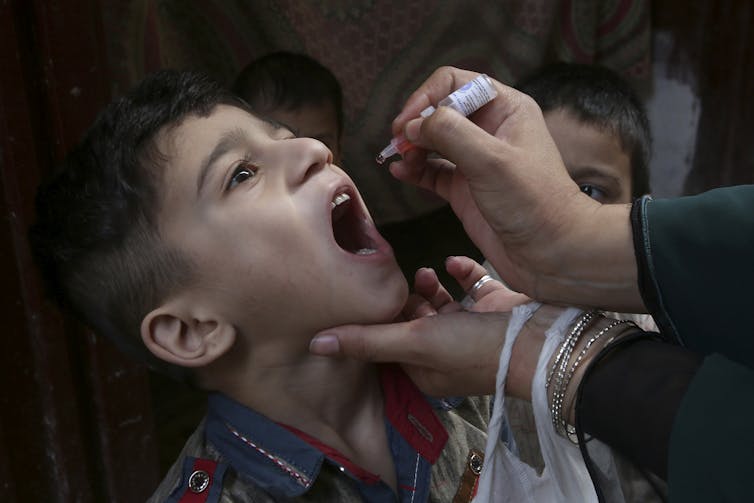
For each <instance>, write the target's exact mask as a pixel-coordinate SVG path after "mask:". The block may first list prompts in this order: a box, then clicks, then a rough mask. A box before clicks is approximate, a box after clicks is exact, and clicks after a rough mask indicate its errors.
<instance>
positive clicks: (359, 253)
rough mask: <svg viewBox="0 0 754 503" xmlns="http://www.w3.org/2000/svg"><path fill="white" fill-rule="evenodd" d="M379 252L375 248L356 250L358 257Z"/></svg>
mask: <svg viewBox="0 0 754 503" xmlns="http://www.w3.org/2000/svg"><path fill="white" fill-rule="evenodd" d="M375 252H377V250H375V249H374V248H361V249H359V250H356V255H371V254H373V253H375Z"/></svg>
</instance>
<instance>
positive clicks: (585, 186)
mask: <svg viewBox="0 0 754 503" xmlns="http://www.w3.org/2000/svg"><path fill="white" fill-rule="evenodd" d="M579 189H581V192H583V193H584V194H586V195H587V196H589V197H591V198H592V199H594V200H596V201H599V202H601V203H604V202H605V201H606V200H607V194H606V193H605V191H604V190H603V189H600V188H599V187H596V186H595V185H592V184H589V183H582V184H580V185H579Z"/></svg>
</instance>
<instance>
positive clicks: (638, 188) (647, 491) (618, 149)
mask: <svg viewBox="0 0 754 503" xmlns="http://www.w3.org/2000/svg"><path fill="white" fill-rule="evenodd" d="M517 87H518V89H519V90H521V91H522V92H524V93H526V94H528V95H529V96H531V97H532V98H534V100H535V101H536V102H537V103H538V104H539V106H540V108H541V109H542V112H543V114H544V119H545V122H546V123H547V128H548V130H549V131H550V134H551V135H552V137H553V140H555V144H556V145H557V147H558V150H559V151H560V155H561V156H562V158H563V162H564V164H565V167H566V169H567V170H568V173H569V174H570V176H571V178H572V179H573V181H574V182H575V183H576V184H577V185H578V186H579V188H580V189H581V191H582V192H584V193H585V194H587V195H589V196H591V197H592V198H594V199H596V200H597V201H600V202H601V203H606V204H608V203H630V202H632V201H633V199H635V198H638V197H641V196H642V195H644V194H647V193H649V157H650V151H651V134H650V128H649V120H648V119H647V115H646V112H645V110H644V106H643V105H642V103H641V101H640V100H639V98H638V96H637V95H636V93H635V92H634V91H633V90H632V89H631V87H630V86H629V84H628V83H627V82H626V81H625V80H624V79H623V78H621V77H620V76H619V75H618V74H616V73H615V72H613V71H612V70H609V69H607V68H605V67H600V66H594V65H582V64H576V63H555V64H552V65H549V66H546V67H544V68H543V69H541V70H540V71H538V72H537V73H535V74H534V75H532V76H531V77H529V78H527V79H525V80H524V81H522V82H521V83H520V84H519V85H518V86H517ZM484 266H485V267H486V268H487V269H488V270H489V271H490V275H491V276H492V277H494V278H496V279H499V277H498V275H497V273H496V272H495V271H494V270H493V269H492V267H491V265H490V264H489V263H488V262H485V264H484ZM608 316H611V317H613V318H619V319H631V320H633V321H634V322H636V323H637V324H638V325H639V326H640V327H641V328H643V329H644V330H656V326H655V324H654V321H653V320H652V318H651V317H650V316H649V315H637V314H623V313H610V314H608ZM507 405H508V419H509V422H510V427H511V430H512V431H513V437H514V439H515V441H516V445H517V447H518V449H519V454H520V456H521V458H522V459H523V460H524V461H526V462H527V463H529V464H530V465H532V466H534V467H535V468H538V469H539V470H541V469H542V468H543V465H542V463H543V462H542V456H541V452H540V449H539V442H538V440H537V431H536V427H535V425H534V416H533V413H532V410H531V404H530V403H528V402H525V401H522V400H517V399H515V398H510V399H509V400H508V401H507ZM616 458H617V459H616V461H617V464H618V470H619V474H620V478H621V485H622V487H623V492H624V495H625V496H626V501H637V502H639V501H641V502H646V501H655V500H657V501H660V500H662V498H664V495H665V484H664V483H663V482H662V481H660V480H659V479H657V478H656V477H654V476H653V475H651V474H648V473H647V474H641V473H638V472H637V470H636V469H635V468H633V466H632V465H631V464H630V463H629V462H627V461H626V460H624V459H622V458H619V457H617V456H616ZM661 495H662V496H661Z"/></svg>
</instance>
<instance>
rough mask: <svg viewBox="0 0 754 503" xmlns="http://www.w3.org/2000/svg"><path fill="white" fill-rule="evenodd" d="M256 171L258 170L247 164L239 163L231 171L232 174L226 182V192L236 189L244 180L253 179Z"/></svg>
mask: <svg viewBox="0 0 754 503" xmlns="http://www.w3.org/2000/svg"><path fill="white" fill-rule="evenodd" d="M257 169H258V168H257V167H256V166H254V165H252V164H251V163H249V162H246V161H244V162H241V163H239V164H238V166H236V167H235V169H234V170H233V174H232V175H231V176H230V181H228V190H230V189H232V188H234V187H236V186H237V185H239V184H241V183H243V182H245V181H246V180H250V179H251V178H253V177H254V175H256V173H257Z"/></svg>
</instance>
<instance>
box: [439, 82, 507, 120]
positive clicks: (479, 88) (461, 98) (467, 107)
mask: <svg viewBox="0 0 754 503" xmlns="http://www.w3.org/2000/svg"><path fill="white" fill-rule="evenodd" d="M484 79H485V77H483V76H482V77H477V78H476V79H474V80H472V81H471V82H469V83H468V84H466V85H465V86H463V87H461V88H460V89H457V90H455V91H453V93H452V94H451V95H450V96H448V97H447V98H445V99H444V100H442V101H441V102H440V103H439V105H446V106H449V107H451V108H452V109H454V110H456V111H458V112H459V113H461V114H463V115H464V116H468V115H469V114H471V113H473V112H475V111H476V110H478V109H479V108H481V107H482V106H483V105H486V104H487V103H489V102H490V101H492V99H493V98H494V97H495V94H496V93H495V94H493V92H494V91H493V92H491V89H490V86H489V85H488V84H487V82H486V81H485V80H484Z"/></svg>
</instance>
